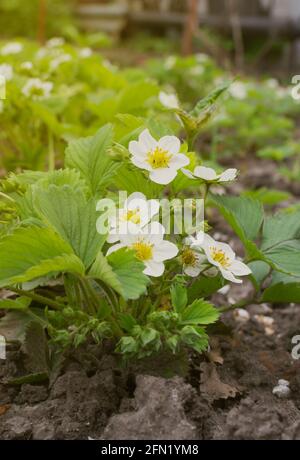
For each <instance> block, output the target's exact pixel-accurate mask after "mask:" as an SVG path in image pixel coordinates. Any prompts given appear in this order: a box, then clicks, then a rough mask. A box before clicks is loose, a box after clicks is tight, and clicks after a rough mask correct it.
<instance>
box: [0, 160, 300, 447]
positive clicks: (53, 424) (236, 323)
mask: <svg viewBox="0 0 300 460" xmlns="http://www.w3.org/2000/svg"><path fill="white" fill-rule="evenodd" d="M248 168H249V169H248V170H249V174H248V176H247V173H246V171H244V173H243V183H244V184H245V185H246V186H251V187H252V188H255V187H258V186H261V185H263V186H268V187H273V186H274V184H273V181H276V187H277V188H279V187H278V181H277V180H276V171H275V170H274V168H275V166H272V164H271V163H269V164H268V170H267V171H266V168H262V167H261V165H260V168H259V171H258V172H257V174H256V173H255V171H254V169H251V167H250V166H249V165H248ZM272 168H273V169H272ZM240 169H241V170H242V169H243V165H240ZM250 171H251V174H250ZM262 171H263V173H262ZM262 175H263V177H261V176H262ZM247 177H248V178H247ZM268 180H269V182H268ZM247 181H248V182H249V183H248V182H247ZM234 187H238V185H234ZM280 188H281V187H280ZM282 188H283V189H287V187H286V186H285V184H283V185H282ZM234 191H235V193H238V189H236V190H234ZM214 228H215V231H216V232H217V233H219V235H218V237H219V239H223V240H224V241H228V242H230V244H233V246H234V247H235V249H236V250H237V251H238V252H239V250H240V245H239V242H238V241H237V240H236V239H235V237H234V235H233V234H232V232H229V233H228V228H227V226H226V229H225V226H224V223H221V221H219V220H216V227H214ZM250 289H251V286H250V284H249V283H248V282H244V283H243V285H242V286H240V285H232V286H231V287H230V290H229V292H228V293H226V294H221V293H218V294H217V295H216V296H215V298H214V299H213V300H214V302H215V303H216V304H217V305H225V304H228V303H234V302H235V301H238V300H239V299H241V298H245V297H247V294H248V293H249V291H250ZM247 311H248V312H249V318H246V317H244V316H241V315H237V314H236V313H233V312H228V313H226V314H224V315H223V318H222V319H223V322H224V325H223V327H220V328H219V329H215V330H214V331H213V333H212V340H211V349H210V352H208V353H206V354H204V355H202V356H199V355H197V354H193V353H191V354H189V355H188V356H185V355H183V356H182V357H180V358H179V359H178V360H177V361H174V362H172V361H171V360H170V358H169V357H164V356H160V357H157V358H156V359H154V360H152V361H148V362H142V363H139V364H138V365H135V366H134V367H131V368H125V367H124V366H123V367H122V366H121V365H120V363H119V361H118V359H117V357H116V356H115V355H114V354H113V353H112V352H111V351H110V349H109V344H108V345H107V347H105V348H101V347H99V346H98V347H97V346H94V345H89V346H87V347H85V348H80V349H79V350H78V351H77V352H76V354H73V355H72V354H71V355H69V356H68V357H67V358H66V360H65V362H64V365H63V366H62V367H61V369H60V371H59V372H58V373H57V376H56V378H55V379H52V381H51V384H48V383H47V384H35V385H33V384H23V385H18V386H16V385H14V386H13V385H8V384H7V383H5V382H7V380H9V379H11V378H13V377H17V376H20V375H24V369H26V356H25V354H24V350H23V348H22V346H20V345H19V344H14V345H9V347H8V353H7V359H6V360H0V439H89V438H92V439H156V440H159V439H160V440H164V439H168V440H172V439H174V440H194V439H197V440H202V439H235V440H238V439H268V440H270V439H300V359H299V360H295V359H293V358H292V354H291V350H292V346H293V345H292V342H291V340H292V337H293V336H295V335H300V306H299V305H295V304H289V305H283V304H280V305H275V306H273V307H272V306H271V305H267V304H263V305H251V306H250V307H248V308H247ZM270 318H271V319H270ZM272 319H273V322H272ZM172 374H173V376H172ZM174 374H177V375H176V376H174ZM167 376H168V378H167ZM279 379H285V380H287V381H288V382H289V388H290V392H289V394H286V396H285V397H282V398H280V397H278V396H276V395H275V394H273V388H274V387H275V386H276V385H277V383H278V380H279Z"/></svg>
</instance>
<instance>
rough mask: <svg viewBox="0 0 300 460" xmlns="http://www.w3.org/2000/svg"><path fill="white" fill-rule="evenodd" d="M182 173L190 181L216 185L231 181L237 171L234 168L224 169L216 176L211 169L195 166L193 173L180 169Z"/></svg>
mask: <svg viewBox="0 0 300 460" xmlns="http://www.w3.org/2000/svg"><path fill="white" fill-rule="evenodd" d="M182 172H183V173H184V174H185V175H186V176H187V177H189V178H190V179H202V180H203V181H205V182H218V183H223V182H230V181H233V180H234V179H235V178H236V176H237V169H235V168H229V169H226V170H225V171H223V172H222V173H221V174H217V173H216V171H215V170H214V169H213V168H207V167H206V166H196V168H195V170H194V172H193V173H192V172H191V171H189V170H188V169H182Z"/></svg>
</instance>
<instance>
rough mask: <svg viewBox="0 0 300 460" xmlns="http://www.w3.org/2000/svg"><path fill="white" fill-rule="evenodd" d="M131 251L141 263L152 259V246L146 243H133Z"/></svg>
mask: <svg viewBox="0 0 300 460" xmlns="http://www.w3.org/2000/svg"><path fill="white" fill-rule="evenodd" d="M132 249H134V250H135V252H136V257H137V258H138V259H139V260H141V261H142V262H146V261H147V260H150V259H152V256H153V244H150V243H146V242H145V241H143V240H142V241H137V242H136V243H133V245H132Z"/></svg>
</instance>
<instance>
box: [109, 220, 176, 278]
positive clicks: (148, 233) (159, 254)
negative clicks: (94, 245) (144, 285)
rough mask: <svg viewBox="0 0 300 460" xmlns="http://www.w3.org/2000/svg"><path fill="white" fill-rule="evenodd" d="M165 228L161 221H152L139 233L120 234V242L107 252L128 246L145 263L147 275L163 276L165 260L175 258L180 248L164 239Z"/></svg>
mask: <svg viewBox="0 0 300 460" xmlns="http://www.w3.org/2000/svg"><path fill="white" fill-rule="evenodd" d="M164 234H165V229H164V227H163V226H162V225H161V224H160V223H159V222H152V223H150V224H149V225H147V226H146V227H144V228H141V229H140V230H139V231H138V232H137V233H132V234H128V235H120V242H119V243H117V244H115V245H114V246H111V247H110V248H109V250H108V252H107V254H108V255H109V254H111V253H112V252H115V251H118V250H119V249H121V248H124V247H127V248H129V249H133V250H134V251H135V253H136V257H137V258H138V259H139V260H141V261H142V262H143V263H144V264H145V270H144V273H145V275H149V276H155V277H157V276H161V275H162V274H163V272H164V270H165V266H164V261H165V260H169V259H173V257H176V256H177V254H178V248H177V246H176V245H175V244H173V243H171V242H170V241H165V240H164Z"/></svg>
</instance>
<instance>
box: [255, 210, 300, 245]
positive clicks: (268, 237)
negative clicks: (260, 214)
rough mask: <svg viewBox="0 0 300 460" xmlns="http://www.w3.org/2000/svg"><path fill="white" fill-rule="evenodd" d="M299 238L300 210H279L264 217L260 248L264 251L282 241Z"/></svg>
mask: <svg viewBox="0 0 300 460" xmlns="http://www.w3.org/2000/svg"><path fill="white" fill-rule="evenodd" d="M297 239H300V210H298V211H297V212H294V213H291V214H289V213H287V212H285V211H281V212H279V213H278V214H276V215H275V216H272V217H268V218H266V219H265V222H264V226H263V239H262V244H261V249H262V250H263V251H264V252H266V251H269V250H271V249H272V248H274V247H275V246H276V245H278V244H282V243H283V242H289V241H291V240H297Z"/></svg>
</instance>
